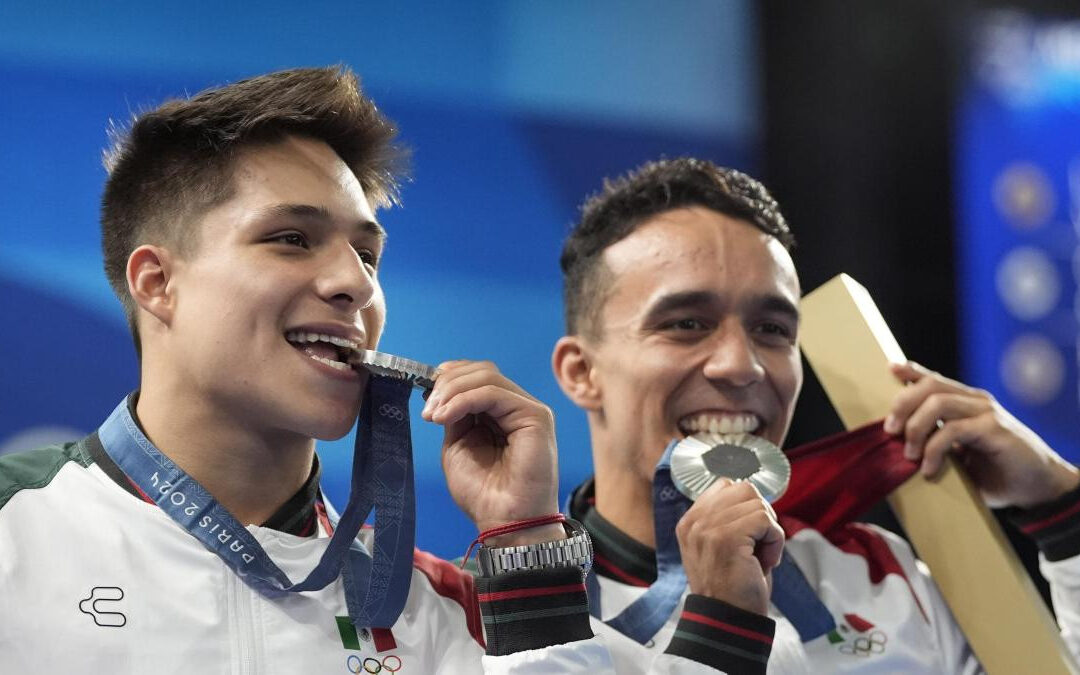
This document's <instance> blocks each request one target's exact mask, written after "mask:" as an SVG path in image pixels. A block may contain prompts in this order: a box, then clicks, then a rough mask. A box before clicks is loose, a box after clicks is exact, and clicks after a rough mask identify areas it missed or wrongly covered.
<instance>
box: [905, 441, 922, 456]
mask: <svg viewBox="0 0 1080 675" xmlns="http://www.w3.org/2000/svg"><path fill="white" fill-rule="evenodd" d="M918 456H919V455H918V453H916V452H915V446H914V445H912V444H911V443H904V459H910V460H914V459H915V458H916V457H918Z"/></svg>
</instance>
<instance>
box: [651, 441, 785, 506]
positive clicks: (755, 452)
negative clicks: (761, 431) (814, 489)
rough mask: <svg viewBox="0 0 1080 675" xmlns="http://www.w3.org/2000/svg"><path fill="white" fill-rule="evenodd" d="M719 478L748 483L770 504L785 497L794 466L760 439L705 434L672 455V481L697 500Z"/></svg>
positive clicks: (769, 444) (680, 490)
mask: <svg viewBox="0 0 1080 675" xmlns="http://www.w3.org/2000/svg"><path fill="white" fill-rule="evenodd" d="M720 478H728V479H730V480H733V481H735V482H739V481H749V482H750V483H751V484H752V485H753V486H754V487H756V488H757V489H758V492H760V493H761V496H762V497H764V498H765V500H766V501H768V502H774V501H776V500H777V499H779V498H780V496H781V495H782V494H784V490H786V489H787V486H788V480H789V479H790V478H791V464H790V463H788V459H787V456H786V455H784V452H783V451H782V450H781V449H780V448H778V447H776V446H775V445H773V444H772V443H770V442H768V441H766V440H765V439H763V438H761V437H760V436H753V435H751V434H719V433H714V432H708V431H703V432H699V433H696V434H694V435H692V436H688V437H687V438H684V439H683V440H682V441H680V442H679V444H678V445H676V446H675V449H674V450H672V452H671V480H672V482H673V483H674V484H675V487H676V488H678V490H679V492H682V493H683V494H684V495H686V496H687V497H689V498H690V499H691V500H695V499H697V498H698V497H699V496H701V493H703V492H705V490H707V489H708V488H709V486H710V485H712V484H713V483H715V482H716V481H717V480H718V479H720Z"/></svg>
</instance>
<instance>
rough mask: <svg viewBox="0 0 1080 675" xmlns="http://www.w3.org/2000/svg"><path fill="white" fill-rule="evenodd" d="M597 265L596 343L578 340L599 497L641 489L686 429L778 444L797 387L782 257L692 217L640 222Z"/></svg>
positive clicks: (791, 296) (727, 222)
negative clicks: (585, 369)
mask: <svg viewBox="0 0 1080 675" xmlns="http://www.w3.org/2000/svg"><path fill="white" fill-rule="evenodd" d="M603 263H604V265H605V267H606V270H607V273H608V277H609V278H610V279H611V281H610V283H609V286H608V289H607V296H606V300H605V301H604V303H603V305H602V309H601V315H600V318H599V323H598V328H599V331H598V333H599V334H598V336H597V337H595V338H592V339H589V340H586V341H585V345H586V347H585V351H586V352H587V354H588V362H589V364H590V365H589V381H590V384H591V386H592V387H594V389H595V396H594V398H592V399H590V400H589V402H588V403H587V404H586V406H585V407H586V408H587V409H588V412H589V417H590V425H591V427H592V434H593V445H594V454H595V456H596V457H595V459H596V465H597V466H596V468H597V494H598V497H599V495H600V486H601V480H603V481H604V482H605V483H608V484H613V483H616V482H618V483H621V484H622V485H623V486H624V487H623V489H631V490H636V489H638V488H644V489H646V490H647V489H648V486H650V485H651V484H652V477H653V471H654V468H655V466H656V462H657V460H658V459H659V458H660V455H661V454H662V453H663V451H664V449H665V447H666V446H667V445H668V444H669V443H670V442H671V440H672V439H674V438H679V437H683V436H685V435H687V434H690V433H693V432H694V431H700V430H715V431H720V432H722V433H723V432H726V433H737V432H749V433H753V434H756V435H759V436H761V437H763V438H765V439H767V440H769V441H771V442H773V443H775V444H777V445H780V444H781V443H782V442H783V439H784V436H785V435H786V434H787V429H788V425H789V424H790V422H791V416H792V413H793V411H794V406H795V399H796V398H797V396H798V393H799V389H800V387H801V386H802V365H801V361H800V359H799V349H798V340H797V333H798V311H797V306H798V300H799V283H798V279H797V277H796V275H795V267H794V263H793V262H792V260H791V256H790V255H789V254H788V253H787V251H786V250H785V249H784V247H783V246H782V245H781V244H780V243H779V242H778V241H777V240H776V239H775V238H773V237H772V236H770V235H768V234H765V233H764V232H762V231H761V230H759V229H757V228H755V227H754V226H752V225H750V224H749V223H746V222H745V221H742V220H738V219H735V218H732V217H729V216H726V215H723V214H721V213H718V212H716V211H712V210H710V209H706V208H702V207H691V208H680V209H675V210H672V211H667V212H664V213H661V214H659V215H657V216H654V217H653V218H651V219H649V220H648V221H646V222H645V223H643V224H642V225H641V226H639V227H638V228H637V229H636V230H635V231H634V232H632V233H631V234H630V235H628V236H627V237H625V238H624V239H622V240H620V241H618V242H616V243H615V244H613V245H611V246H610V247H608V248H607V249H606V250H605V251H604V253H603ZM579 404H580V401H579ZM603 474H608V475H607V476H606V477H605V476H604V475H603ZM613 476H619V477H620V478H619V480H618V481H613V480H611V477H613ZM632 485H633V486H637V487H631V486H632Z"/></svg>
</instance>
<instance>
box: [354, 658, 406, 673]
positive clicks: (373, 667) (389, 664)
mask: <svg viewBox="0 0 1080 675" xmlns="http://www.w3.org/2000/svg"><path fill="white" fill-rule="evenodd" d="M401 665H402V664H401V658H400V657H398V656H395V655H394V654H387V655H386V656H384V657H383V658H382V661H380V660H379V659H375V658H372V657H370V656H369V657H367V658H361V657H359V656H357V655H355V654H352V655H350V656H349V658H347V659H345V668H346V669H347V670H348V672H350V673H396V672H397V671H399V670H401Z"/></svg>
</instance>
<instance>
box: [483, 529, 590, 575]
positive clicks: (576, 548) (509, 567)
mask: <svg viewBox="0 0 1080 675" xmlns="http://www.w3.org/2000/svg"><path fill="white" fill-rule="evenodd" d="M563 526H564V527H565V528H566V534H567V537H566V539H558V540H556V541H542V542H539V543H536V544H527V545H524V546H504V547H501V548H489V547H487V546H480V550H479V551H478V552H477V554H476V560H477V566H478V568H479V570H480V576H481V577H485V578H490V577H494V576H497V575H499V574H506V573H507V572H519V571H521V570H539V569H553V568H557V567H575V566H576V567H581V568H582V569H583V570H584V571H586V572H588V571H589V567H590V566H592V553H593V548H592V539H590V538H589V533H588V532H587V531H586V530H585V528H584V527H583V526H582V525H581V523H579V522H578V521H576V520H573V519H571V518H567V519H566V520H565V521H563Z"/></svg>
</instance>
